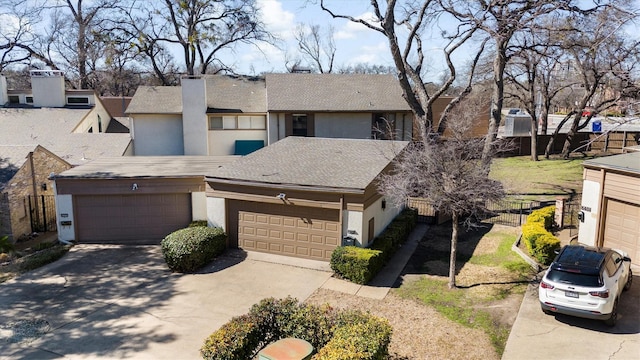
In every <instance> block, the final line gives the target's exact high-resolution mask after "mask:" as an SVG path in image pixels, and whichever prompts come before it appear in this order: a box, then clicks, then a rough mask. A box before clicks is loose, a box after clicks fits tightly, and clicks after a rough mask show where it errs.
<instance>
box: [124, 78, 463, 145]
mask: <svg viewBox="0 0 640 360" xmlns="http://www.w3.org/2000/svg"><path fill="white" fill-rule="evenodd" d="M449 101H451V98H442V99H439V100H438V101H436V104H434V112H435V113H436V117H439V114H440V113H441V112H442V110H443V109H444V107H445V106H446V104H447V103H448V102H449ZM127 113H128V115H129V116H130V117H131V119H132V120H131V124H132V125H131V133H132V137H133V141H134V154H135V155H234V154H235V155H245V154H248V153H250V152H251V151H255V150H256V149H258V148H260V147H263V146H267V145H271V144H273V143H275V142H277V141H278V140H281V139H284V138H285V137H287V136H292V135H294V136H306V137H324V138H351V139H389V138H393V139H395V140H411V139H412V136H413V132H414V130H413V128H414V124H413V115H412V113H411V111H410V109H409V107H408V105H407V103H406V101H405V100H404V99H403V97H402V91H401V89H400V86H399V84H398V81H397V79H396V78H395V77H394V76H393V75H368V74H268V75H266V76H265V77H232V76H203V77H186V78H183V79H182V86H180V87H149V86H141V87H139V88H138V90H137V91H136V94H135V95H134V96H133V99H132V100H131V104H130V105H129V107H128V108H127ZM391 133H393V135H390V134H391Z"/></svg>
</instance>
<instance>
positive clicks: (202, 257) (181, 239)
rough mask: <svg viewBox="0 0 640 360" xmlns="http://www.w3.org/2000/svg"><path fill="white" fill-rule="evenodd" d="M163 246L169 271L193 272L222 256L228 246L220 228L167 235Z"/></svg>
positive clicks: (197, 229) (199, 229) (186, 229)
mask: <svg viewBox="0 0 640 360" xmlns="http://www.w3.org/2000/svg"><path fill="white" fill-rule="evenodd" d="M161 245H162V255H163V256H164V260H165V261H166V263H167V265H168V266H169V269H171V270H172V271H177V272H193V271H196V270H198V269H199V268H201V267H203V266H204V265H206V264H207V263H209V262H211V260H213V258H215V257H216V256H218V255H220V254H222V252H223V251H224V249H225V248H226V246H227V235H226V234H225V233H224V231H223V230H222V229H220V228H210V227H204V226H196V227H188V228H185V229H180V230H178V231H174V232H172V233H171V234H169V235H167V237H165V238H164V240H162V243H161Z"/></svg>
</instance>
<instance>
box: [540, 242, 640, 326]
mask: <svg viewBox="0 0 640 360" xmlns="http://www.w3.org/2000/svg"><path fill="white" fill-rule="evenodd" d="M632 279H633V275H632V273H631V259H630V258H629V257H628V256H627V254H626V253H625V252H623V251H621V250H614V249H608V248H598V247H589V246H581V245H568V246H565V247H563V248H562V250H560V252H559V253H558V256H556V258H555V259H554V261H553V263H551V265H550V266H549V268H548V269H547V271H546V272H545V274H544V277H543V278H542V281H540V288H539V289H538V290H539V291H538V297H539V299H540V306H541V307H542V311H544V313H545V314H551V313H561V314H565V315H572V316H577V317H582V318H588V319H598V320H604V321H605V323H606V324H607V325H609V326H614V325H615V324H616V320H617V318H618V299H619V297H620V294H621V293H622V291H623V290H628V289H629V288H630V287H631V281H632Z"/></svg>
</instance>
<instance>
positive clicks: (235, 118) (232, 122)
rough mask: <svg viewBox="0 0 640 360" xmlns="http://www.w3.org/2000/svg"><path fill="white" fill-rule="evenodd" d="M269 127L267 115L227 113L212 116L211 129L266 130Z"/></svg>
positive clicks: (210, 120)
mask: <svg viewBox="0 0 640 360" xmlns="http://www.w3.org/2000/svg"><path fill="white" fill-rule="evenodd" d="M266 128H267V117H266V116H265V115H225V116H210V117H209V130H264V129H266Z"/></svg>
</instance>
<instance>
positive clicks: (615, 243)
mask: <svg viewBox="0 0 640 360" xmlns="http://www.w3.org/2000/svg"><path fill="white" fill-rule="evenodd" d="M605 221H606V222H605V228H604V246H606V247H610V248H614V249H621V250H624V251H626V252H627V253H628V254H629V256H630V257H631V261H632V262H633V263H634V264H638V265H640V206H638V205H634V204H627V203H624V202H621V201H616V200H611V199H609V200H607V215H606V220H605Z"/></svg>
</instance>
